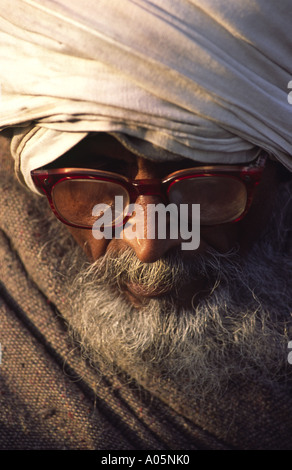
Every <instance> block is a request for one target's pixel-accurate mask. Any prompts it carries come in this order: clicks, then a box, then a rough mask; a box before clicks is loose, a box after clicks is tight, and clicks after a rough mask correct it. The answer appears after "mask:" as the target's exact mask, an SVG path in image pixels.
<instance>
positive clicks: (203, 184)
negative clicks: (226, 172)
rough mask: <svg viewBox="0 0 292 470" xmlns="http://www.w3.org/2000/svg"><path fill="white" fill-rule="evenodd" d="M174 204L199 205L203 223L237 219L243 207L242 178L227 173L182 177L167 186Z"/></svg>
mask: <svg viewBox="0 0 292 470" xmlns="http://www.w3.org/2000/svg"><path fill="white" fill-rule="evenodd" d="M169 199H170V201H171V202H174V203H175V204H187V203H188V204H200V213H201V215H200V220H201V224H202V225H213V224H214V225H215V224H222V223H226V222H231V221H233V220H235V219H237V218H238V217H239V216H240V215H241V214H242V213H243V212H244V210H245V207H246V202H247V191H246V187H245V185H244V184H243V182H242V181H240V180H239V179H237V178H234V177H228V176H204V177H195V178H185V179H183V180H180V181H178V182H176V183H174V184H173V185H172V186H171V187H170V189H169Z"/></svg>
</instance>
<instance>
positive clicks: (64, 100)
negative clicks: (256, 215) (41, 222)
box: [0, 0, 292, 191]
mask: <svg viewBox="0 0 292 470" xmlns="http://www.w3.org/2000/svg"><path fill="white" fill-rule="evenodd" d="M291 20H292V8H291V2H290V1H289V0H282V1H281V2H275V1H274V0H237V1H236V2H230V1H229V0H220V1H219V0H200V1H199V0H179V1H173V0H151V1H150V0H123V1H121V0H111V1H108V0H98V2H97V1H96V0H83V1H82V2H81V1H80V0H70V1H69V0H58V1H52V0H14V1H13V2H11V1H10V0H1V12H0V82H1V102H0V130H3V129H5V128H7V127H13V133H14V137H13V139H12V144H11V152H12V155H13V157H14V159H15V168H16V172H17V173H18V175H21V177H22V178H23V179H24V181H25V182H26V184H27V185H28V186H29V187H30V188H31V189H32V190H34V191H36V189H35V188H34V185H33V183H32V180H31V178H30V171H31V170H32V169H34V168H38V167H40V166H42V165H45V164H47V163H49V162H51V161H53V160H55V159H56V158H58V157H59V156H60V155H62V153H64V152H66V151H67V150H69V149H70V148H71V147H73V146H74V145H76V144H77V143H78V142H79V141H81V140H82V139H83V138H84V137H85V136H86V135H87V134H88V133H89V132H110V133H113V134H114V135H116V136H120V137H121V139H122V140H123V141H124V140H126V141H127V142H128V144H129V145H130V146H131V148H133V149H134V151H136V152H137V153H138V152H139V153H140V154H143V155H146V156H148V157H149V158H154V159H155V158H160V159H161V158H165V159H166V160H167V159H168V158H175V156H179V157H186V158H191V159H193V160H195V161H201V162H208V163H246V162H249V161H251V160H253V159H254V157H255V155H256V152H257V150H258V147H261V148H263V149H265V150H266V151H268V152H269V153H270V154H271V155H273V156H274V157H275V158H276V159H278V160H279V161H281V162H282V163H283V164H284V165H285V166H286V167H287V168H288V169H290V170H292V158H291V155H292V137H291V123H292V106H291V104H289V102H288V93H289V89H288V84H289V82H290V81H291V78H292V61H291V51H292V35H291ZM160 150H163V151H165V152H160Z"/></svg>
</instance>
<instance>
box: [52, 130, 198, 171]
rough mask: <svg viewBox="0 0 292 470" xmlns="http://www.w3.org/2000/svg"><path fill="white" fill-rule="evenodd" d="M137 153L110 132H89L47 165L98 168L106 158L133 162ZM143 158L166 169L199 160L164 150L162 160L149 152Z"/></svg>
mask: <svg viewBox="0 0 292 470" xmlns="http://www.w3.org/2000/svg"><path fill="white" fill-rule="evenodd" d="M137 153H138V152H137ZM137 153H136V152H135V150H130V149H129V148H126V146H125V145H123V144H122V143H121V142H120V141H119V140H117V138H115V137H114V136H112V135H110V134H106V133H98V134H90V135H89V136H88V137H87V138H85V139H84V140H82V141H81V142H80V143H79V144H77V145H76V146H75V147H73V148H72V149H70V150H69V151H68V152H66V153H65V154H64V155H62V156H61V157H59V158H58V159H57V160H55V161H54V162H53V163H52V164H50V165H49V167H50V168H52V167H59V168H61V167H83V168H95V167H97V168H98V167H99V165H100V163H101V162H104V161H107V160H117V161H120V162H121V163H122V162H125V163H128V164H135V162H136V160H137V158H138V157H139V158H141V156H139V154H138V155H137ZM143 158H144V159H145V160H147V161H149V163H151V165H157V167H159V166H162V167H164V168H166V169H167V168H169V169H172V168H177V167H181V166H183V167H184V166H186V167H188V166H199V165H200V163H199V162H194V161H193V160H190V159H188V158H183V157H180V156H176V155H171V157H169V154H168V153H167V152H165V157H164V160H162V158H160V159H159V160H158V161H157V159H156V158H155V157H153V158H152V156H151V154H149V156H147V157H145V156H143ZM161 160H162V161H161Z"/></svg>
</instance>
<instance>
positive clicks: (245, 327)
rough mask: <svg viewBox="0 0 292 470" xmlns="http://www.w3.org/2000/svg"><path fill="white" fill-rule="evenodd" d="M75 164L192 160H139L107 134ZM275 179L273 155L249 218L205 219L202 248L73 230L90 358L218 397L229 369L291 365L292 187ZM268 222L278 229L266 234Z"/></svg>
mask: <svg viewBox="0 0 292 470" xmlns="http://www.w3.org/2000/svg"><path fill="white" fill-rule="evenodd" d="M87 158H88V160H87ZM66 159H67V161H66ZM78 164H79V166H81V165H82V167H89V168H91V167H92V168H95V167H96V168H99V169H102V170H107V171H111V172H116V173H120V174H122V175H124V176H127V177H128V178H131V179H135V178H136V179H138V178H139V179H147V178H163V177H164V176H165V174H169V173H171V172H173V171H176V170H180V169H182V168H186V167H189V166H194V163H193V162H190V161H187V160H183V161H176V162H171V163H168V164H167V165H166V164H165V163H161V164H160V163H154V162H151V161H148V160H145V159H143V158H137V157H136V156H135V155H133V154H132V153H131V152H129V151H128V150H126V149H125V148H124V147H122V146H121V145H120V144H119V143H118V142H117V141H116V140H115V139H114V138H112V137H110V136H106V135H102V136H98V137H93V138H92V139H88V140H84V141H83V142H82V143H81V144H80V145H78V146H76V147H75V148H74V149H73V150H72V151H70V152H69V153H68V155H65V156H64V158H63V157H62V162H61V163H60V165H61V166H67V167H74V166H76V165H78ZM278 183H279V182H278V176H277V171H276V170H275V166H274V165H273V164H272V163H267V166H266V168H265V170H264V173H263V176H262V180H261V182H260V184H259V186H258V187H257V190H256V193H255V196H254V200H253V204H252V206H251V209H250V211H249V212H248V214H247V215H246V216H245V217H244V218H243V219H242V220H241V221H240V222H238V223H227V224H222V225H217V226H210V227H207V226H201V240H200V246H199V248H198V249H197V250H193V251H187V250H185V251H184V250H182V249H181V239H180V238H179V237H178V238H175V239H171V238H169V239H166V240H163V239H159V238H154V239H147V238H146V239H145V238H144V239H143V238H142V239H141V238H137V237H136V238H135V237H134V238H133V237H131V238H127V234H126V233H125V234H124V237H122V238H112V239H100V240H97V239H96V238H95V237H94V236H93V234H92V230H86V229H77V228H72V227H69V226H66V227H67V229H68V230H69V231H70V232H71V233H72V235H73V237H74V238H75V240H76V241H77V242H78V244H77V248H78V249H77V251H76V257H75V254H74V252H72V250H71V249H70V248H69V249H68V250H67V251H68V254H67V255H64V259H63V263H64V265H65V272H66V275H67V277H68V279H67V288H68V290H69V298H70V300H71V302H70V318H69V324H70V326H71V330H72V332H73V334H74V336H77V338H78V342H79V344H81V345H82V346H83V349H84V351H85V353H87V354H88V355H89V358H90V360H91V362H93V363H94V362H97V363H98V367H99V368H100V367H102V365H103V364H106V367H107V368H108V367H111V366H113V367H114V370H116V367H117V368H118V370H123V371H125V372H127V373H129V374H130V375H131V376H132V377H133V378H135V379H136V380H137V381H138V382H140V383H144V384H145V383H147V384H148V385H149V384H151V386H152V387H154V388H156V389H157V390H161V389H164V390H167V389H168V386H167V387H166V388H165V384H163V383H162V384H161V382H163V381H165V380H166V381H167V383H169V381H170V382H171V383H174V384H175V387H177V388H178V389H181V391H182V392H183V395H184V396H185V397H193V398H195V397H198V396H200V398H201V397H202V396H203V395H204V394H206V395H208V393H209V392H210V391H212V392H214V391H216V392H217V391H218V392H219V393H220V392H221V391H222V389H224V387H225V386H226V382H227V381H228V380H229V379H230V377H232V380H233V381H234V380H244V379H246V378H248V377H250V376H251V377H253V376H254V372H255V370H257V371H259V375H260V377H261V380H265V379H266V380H268V381H269V380H270V379H271V377H273V376H274V375H275V374H276V373H277V371H278V369H281V368H282V366H283V361H284V364H285V360H286V354H287V341H288V340H287V338H286V336H285V335H286V333H285V331H286V332H287V331H288V329H287V325H286V323H287V322H289V318H290V313H289V312H290V311H291V308H292V305H291V288H290V286H289V282H290V281H289V279H290V275H289V273H290V272H291V260H290V258H289V256H287V251H286V242H287V241H286V237H287V234H288V233H289V232H288V230H287V225H286V224H287V220H288V221H289V213H290V211H291V207H290V205H289V197H290V196H289V195H290V192H289V191H290V189H289V187H288V189H287V190H286V189H285V190H284V191H283V190H282V189H280V187H279V190H278V191H277V189H278ZM138 199H139V200H137V201H136V202H138V203H139V204H140V205H141V206H142V207H145V206H147V204H151V203H152V204H157V203H160V202H161V200H160V197H159V196H157V195H147V196H140V197H139V198H138ZM275 201H276V204H277V205H276V207H275V209H274V210H273V206H274V204H273V203H274V202H275ZM282 208H283V209H282ZM272 211H273V217H271V214H272ZM144 216H145V217H147V211H144ZM270 218H271V221H270ZM270 222H271V223H270ZM288 223H289V222H288ZM56 224H57V221H56ZM266 224H268V226H269V225H270V228H269V233H268V235H266V236H265V237H262V238H259V236H260V234H261V233H262V230H263V229H264V227H265V226H266ZM145 226H147V223H145ZM58 227H59V224H57V225H56V227H53V233H54V243H55V237H56V235H55V234H56V231H57V230H58ZM59 228H60V227H59ZM61 228H62V227H61ZM65 233H66V232H65ZM60 243H61V241H60ZM78 245H80V246H81V248H82V250H80V247H78ZM47 246H48V244H47V243H46V249H47ZM84 252H85V254H86V255H87V259H89V261H90V262H89V263H88V262H87V263H85V265H84ZM64 253H66V249H65V250H64ZM62 282H63V278H62ZM275 285H276V286H281V288H275ZM286 362H287V361H286Z"/></svg>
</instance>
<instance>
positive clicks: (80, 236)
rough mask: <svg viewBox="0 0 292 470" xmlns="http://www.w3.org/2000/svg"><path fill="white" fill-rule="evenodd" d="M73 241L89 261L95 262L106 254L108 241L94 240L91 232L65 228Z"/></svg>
mask: <svg viewBox="0 0 292 470" xmlns="http://www.w3.org/2000/svg"><path fill="white" fill-rule="evenodd" d="M67 229H68V230H69V232H70V233H71V235H72V236H73V238H74V240H75V241H76V242H77V243H78V245H79V246H80V247H81V248H82V250H83V251H84V253H85V254H86V256H87V257H88V258H89V260H90V261H95V260H96V259H98V258H100V257H101V256H103V255H104V254H105V253H106V250H107V245H108V242H109V241H108V240H105V239H102V240H96V239H95V238H94V237H93V236H92V232H91V230H86V229H79V228H75V227H70V226H67Z"/></svg>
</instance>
